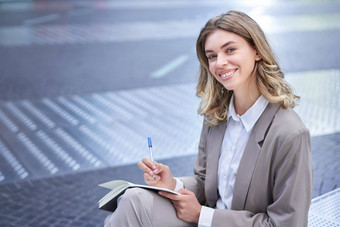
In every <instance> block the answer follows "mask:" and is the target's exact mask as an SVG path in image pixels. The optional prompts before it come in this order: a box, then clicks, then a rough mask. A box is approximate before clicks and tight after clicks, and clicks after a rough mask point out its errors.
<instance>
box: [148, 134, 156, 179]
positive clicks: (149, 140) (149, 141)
mask: <svg viewBox="0 0 340 227" xmlns="http://www.w3.org/2000/svg"><path fill="white" fill-rule="evenodd" d="M148 146H149V151H150V159H151V161H152V162H153V155H152V142H151V137H148ZM152 172H153V170H152ZM153 179H154V180H156V174H155V173H154V172H153Z"/></svg>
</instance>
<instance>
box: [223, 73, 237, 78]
mask: <svg viewBox="0 0 340 227" xmlns="http://www.w3.org/2000/svg"><path fill="white" fill-rule="evenodd" d="M233 73H234V72H228V73H225V74H221V77H222V78H227V77H228V76H231V75H232V74H233Z"/></svg>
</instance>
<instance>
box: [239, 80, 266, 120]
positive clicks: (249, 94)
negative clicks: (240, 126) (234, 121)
mask: <svg viewBox="0 0 340 227" xmlns="http://www.w3.org/2000/svg"><path fill="white" fill-rule="evenodd" d="M260 96H261V93H260V90H259V89H258V88H257V86H255V87H253V88H252V89H249V90H243V91H241V92H237V91H234V107H235V112H236V113H237V114H238V115H240V116H242V115H243V114H244V113H245V112H247V110H249V108H250V107H252V106H253V105H254V103H255V102H256V100H257V99H258V98H259V97H260Z"/></svg>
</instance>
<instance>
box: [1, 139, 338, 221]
mask: <svg viewBox="0 0 340 227" xmlns="http://www.w3.org/2000/svg"><path fill="white" fill-rule="evenodd" d="M339 137H340V133H336V134H332V135H324V136H317V137H313V138H312V147H313V164H314V176H315V184H316V185H319V186H318V187H316V188H314V197H315V196H317V195H319V194H324V193H325V192H329V191H330V190H333V189H335V188H337V187H339V182H340V178H339V175H338V174H334V173H336V172H339V166H338V163H337V160H339V158H340V153H339V152H338V151H339V149H340V141H339ZM159 161H161V162H163V163H165V164H167V165H169V166H170V168H171V169H172V171H173V174H174V175H175V176H185V175H192V174H193V173H192V167H193V164H194V161H195V155H188V156H182V157H178V158H172V159H164V160H159ZM114 179H124V180H128V181H132V182H135V183H143V175H142V173H141V171H140V170H139V169H138V168H137V166H136V164H130V165H125V166H120V167H113V168H106V169H101V170H96V171H89V172H82V173H75V174H71V175H66V176H60V177H53V178H48V179H40V180H35V181H34V180H33V181H21V182H18V183H13V184H4V185H1V186H0V226H4V227H5V226H102V225H103V220H104V219H105V216H106V215H107V212H106V211H102V210H99V209H98V206H97V201H98V200H99V199H100V198H101V197H102V196H104V195H105V194H106V193H107V192H108V190H107V189H104V188H101V187H98V186H97V185H98V184H99V183H103V182H106V181H110V180H114ZM320 182H321V183H320Z"/></svg>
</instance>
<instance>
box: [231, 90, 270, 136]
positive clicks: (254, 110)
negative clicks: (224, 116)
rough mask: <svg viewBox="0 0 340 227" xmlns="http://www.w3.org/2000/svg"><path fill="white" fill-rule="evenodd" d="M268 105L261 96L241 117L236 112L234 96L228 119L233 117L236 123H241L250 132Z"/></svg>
mask: <svg viewBox="0 0 340 227" xmlns="http://www.w3.org/2000/svg"><path fill="white" fill-rule="evenodd" d="M268 103H269V102H268V100H267V99H265V98H264V97H263V96H262V95H261V96H260V97H259V98H258V99H257V100H256V102H255V103H254V104H253V105H252V106H251V107H250V108H249V109H248V110H247V112H245V113H244V114H243V115H242V116H240V115H238V114H237V113H236V111H235V107H234V94H233V96H232V97H231V99H230V103H229V111H228V119H229V118H230V117H231V118H232V119H233V120H234V121H241V123H242V124H243V126H244V128H245V129H246V131H247V132H249V131H250V130H251V129H252V128H253V127H254V125H255V123H256V122H257V120H258V119H259V118H260V116H261V114H262V113H263V111H264V109H265V108H266V107H267V105H268Z"/></svg>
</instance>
